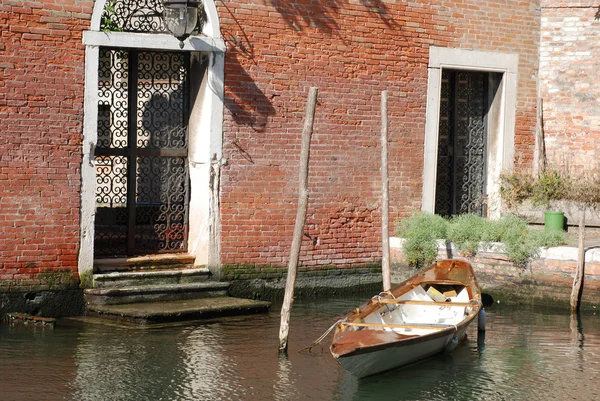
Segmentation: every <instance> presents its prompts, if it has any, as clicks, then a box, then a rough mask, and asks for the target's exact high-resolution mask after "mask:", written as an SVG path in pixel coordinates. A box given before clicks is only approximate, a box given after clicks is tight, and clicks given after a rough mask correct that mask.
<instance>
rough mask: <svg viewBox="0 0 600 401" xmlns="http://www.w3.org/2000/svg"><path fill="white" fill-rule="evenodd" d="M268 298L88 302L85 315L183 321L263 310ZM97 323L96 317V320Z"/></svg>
mask: <svg viewBox="0 0 600 401" xmlns="http://www.w3.org/2000/svg"><path fill="white" fill-rule="evenodd" d="M270 306H271V303H270V302H266V301H256V300H251V299H244V298H234V297H228V296H224V297H215V298H200V299H190V300H178V301H168V302H143V303H129V304H119V305H88V314H87V316H88V317H92V318H98V319H101V320H107V323H115V322H116V323H123V322H124V323H129V324H137V325H152V326H153V325H155V324H165V323H183V322H187V323H189V322H190V321H195V320H202V321H204V320H205V319H210V318H217V317H225V316H240V315H248V314H256V313H265V312H267V311H268V309H269V307H270ZM96 322H97V323H100V322H99V321H96Z"/></svg>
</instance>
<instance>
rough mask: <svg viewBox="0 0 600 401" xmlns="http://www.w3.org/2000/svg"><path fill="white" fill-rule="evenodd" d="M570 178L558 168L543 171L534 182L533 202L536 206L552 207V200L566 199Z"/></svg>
mask: <svg viewBox="0 0 600 401" xmlns="http://www.w3.org/2000/svg"><path fill="white" fill-rule="evenodd" d="M568 184H569V183H568V178H567V177H566V176H564V175H563V174H562V173H561V172H560V171H559V170H557V169H546V170H544V171H542V172H541V173H540V174H539V175H538V177H537V179H536V180H534V182H533V184H532V190H531V203H532V204H533V205H534V206H543V207H545V208H548V207H550V201H552V200H560V199H564V197H565V195H566V193H567V192H568V191H567V186H568Z"/></svg>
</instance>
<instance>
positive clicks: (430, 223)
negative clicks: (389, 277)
mask: <svg viewBox="0 0 600 401" xmlns="http://www.w3.org/2000/svg"><path fill="white" fill-rule="evenodd" d="M447 227H448V221H447V220H446V219H444V218H443V217H441V216H438V215H435V214H431V213H425V212H419V213H416V214H414V215H412V216H411V217H409V218H407V219H404V220H401V221H400V223H399V224H398V234H399V236H400V237H402V238H405V241H404V245H403V251H404V255H405V256H406V259H407V261H408V263H409V265H411V266H415V267H417V268H418V267H422V266H424V265H427V264H430V263H432V262H433V261H434V260H435V258H436V257H437V248H438V247H437V242H436V240H437V239H438V238H446V234H447Z"/></svg>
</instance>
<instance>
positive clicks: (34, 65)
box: [0, 0, 93, 290]
mask: <svg viewBox="0 0 600 401" xmlns="http://www.w3.org/2000/svg"><path fill="white" fill-rule="evenodd" d="M92 6H93V2H92V1H60V0H38V1H23V0H3V1H2V2H1V3H0V37H1V40H0V130H1V132H0V139H1V140H0V143H1V146H0V283H1V287H2V288H0V289H1V290H6V289H8V290H15V289H17V288H19V287H21V286H24V287H31V286H39V287H40V288H46V289H48V288H56V287H57V286H61V285H63V284H64V285H69V284H71V283H72V279H73V276H74V275H75V274H76V272H77V252H78V248H79V244H78V242H79V204H80V199H79V191H80V164H81V143H82V133H81V129H82V123H83V79H84V74H83V71H84V46H83V45H82V43H81V32H82V30H83V29H86V28H87V27H88V26H89V18H90V15H91V10H92Z"/></svg>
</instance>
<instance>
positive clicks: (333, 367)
mask: <svg viewBox="0 0 600 401" xmlns="http://www.w3.org/2000/svg"><path fill="white" fill-rule="evenodd" d="M363 298H364V297H361V298H337V299H331V300H317V301H314V302H312V301H311V302H307V301H297V302H296V303H295V304H294V307H293V315H292V320H291V327H290V341H289V357H288V358H279V356H278V353H277V346H278V335H279V310H280V307H279V306H277V305H275V306H274V307H273V308H272V311H271V313H270V314H266V315H259V316H250V317H238V318H227V319H220V320H215V321H211V322H210V323H194V324H187V325H184V326H179V327H169V328H161V329H152V330H140V329H131V328H123V327H110V326H104V325H98V324H90V323H82V322H77V321H67V320H63V321H59V322H58V324H57V325H56V327H55V328H48V327H39V326H33V325H27V326H23V325H11V324H2V325H0V399H1V400H5V401H13V400H14V401H24V400H27V401H31V400H36V401H37V400H47V401H50V400H77V401H84V400H94V401H98V400H127V401H130V400H131V401H133V400H135V401H137V400H286V401H287V400H357V401H358V400H378V401H385V400H533V399H549V400H592V399H598V397H600V384H599V383H600V319H599V318H598V316H597V315H595V314H593V313H588V314H587V315H584V316H582V317H581V319H580V320H576V319H571V317H570V316H569V315H568V314H567V313H560V312H559V311H556V310H555V311H550V310H541V309H535V308H532V307H529V306H510V307H508V306H507V307H505V306H503V305H497V304H496V305H494V306H493V307H491V308H487V332H486V334H485V338H481V337H479V338H478V334H477V330H476V327H471V328H470V330H469V333H468V335H469V340H468V341H467V342H466V343H464V344H462V345H461V346H459V347H458V348H457V349H456V351H455V352H454V353H453V354H451V355H439V356H436V357H432V358H429V359H427V360H425V361H422V362H420V363H418V364H415V365H412V366H409V367H407V368H402V369H397V370H393V371H390V372H387V373H385V374H381V375H379V376H375V377H370V378H365V379H361V380H358V379H356V378H354V377H352V376H351V375H349V374H348V373H346V372H345V371H344V370H343V369H342V368H341V366H339V365H338V364H337V363H336V362H335V360H334V359H333V358H332V357H331V355H330V354H329V351H328V349H327V348H328V345H329V341H330V340H331V337H328V338H327V339H326V340H325V341H324V344H323V346H317V347H315V348H313V349H312V351H311V352H306V351H304V352H299V350H301V349H302V348H304V347H306V346H307V345H309V344H310V343H311V342H312V341H314V340H315V339H317V338H318V337H319V336H320V335H321V334H322V333H323V332H324V331H325V330H327V329H328V328H329V327H330V326H331V324H332V323H333V322H335V321H336V320H337V319H338V318H339V317H341V316H342V315H344V314H345V313H346V312H347V311H348V310H349V309H351V308H353V307H355V306H357V305H358V304H359V303H360V302H361V301H362V300H363Z"/></svg>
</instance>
